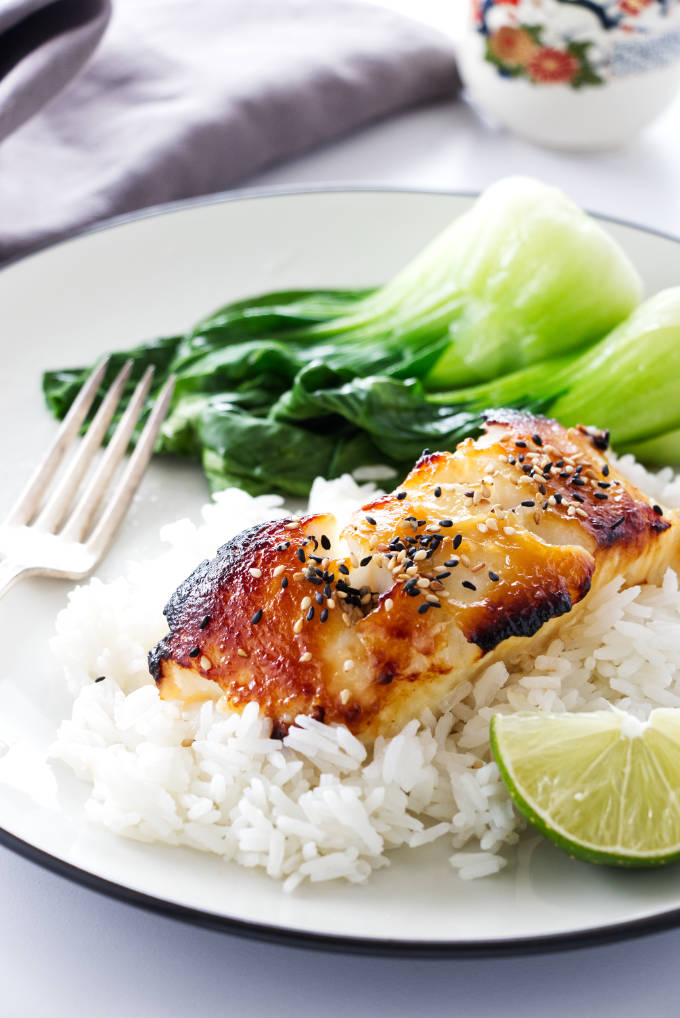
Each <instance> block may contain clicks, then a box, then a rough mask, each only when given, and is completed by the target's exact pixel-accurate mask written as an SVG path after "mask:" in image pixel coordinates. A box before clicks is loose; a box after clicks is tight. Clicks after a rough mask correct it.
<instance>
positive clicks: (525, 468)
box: [522, 463, 533, 474]
mask: <svg viewBox="0 0 680 1018" xmlns="http://www.w3.org/2000/svg"><path fill="white" fill-rule="evenodd" d="M522 473H523V474H533V470H532V468H531V467H530V466H529V464H528V463H525V464H524V466H523V467H522Z"/></svg>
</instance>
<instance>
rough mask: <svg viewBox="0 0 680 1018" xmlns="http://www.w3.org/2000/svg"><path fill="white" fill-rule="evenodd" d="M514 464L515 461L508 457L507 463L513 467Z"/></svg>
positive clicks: (512, 457)
mask: <svg viewBox="0 0 680 1018" xmlns="http://www.w3.org/2000/svg"><path fill="white" fill-rule="evenodd" d="M516 462H517V460H516V459H515V457H514V456H508V463H509V464H510V466H512V467H514V465H515V463H516Z"/></svg>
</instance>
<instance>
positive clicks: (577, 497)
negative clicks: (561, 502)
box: [571, 491, 607, 502]
mask: <svg viewBox="0 0 680 1018" xmlns="http://www.w3.org/2000/svg"><path fill="white" fill-rule="evenodd" d="M571 497H572V498H573V500H574V502H585V498H584V497H583V495H579V493H578V492H577V491H574V492H572V496H571ZM604 497H605V498H606V497H607V496H606V495H605V496H604Z"/></svg>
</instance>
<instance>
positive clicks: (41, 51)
mask: <svg viewBox="0 0 680 1018" xmlns="http://www.w3.org/2000/svg"><path fill="white" fill-rule="evenodd" d="M110 13H111V10H110V4H109V0H0V141H1V140H2V139H3V138H4V137H5V136H6V135H7V134H9V133H10V132H11V131H14V130H16V128H17V127H19V125H20V124H23V122H24V121H25V120H28V118H29V117H30V116H32V115H33V114H34V113H35V111H36V110H37V109H40V107H41V106H42V105H43V104H44V103H45V102H47V100H48V99H51V98H52V97H53V96H54V95H56V93H57V92H58V91H59V90H60V89H61V88H63V86H64V85H65V84H66V83H67V81H69V80H70V79H71V78H72V77H73V75H74V74H76V73H77V72H78V71H79V70H80V68H81V67H82V66H83V64H84V63H85V61H86V60H87V58H88V57H89V56H90V54H91V53H92V51H93V50H94V48H95V46H96V45H97V43H98V42H99V39H100V37H101V35H102V32H103V31H104V29H105V28H106V24H107V22H108V20H109V15H110Z"/></svg>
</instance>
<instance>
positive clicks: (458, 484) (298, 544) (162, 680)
mask: <svg viewBox="0 0 680 1018" xmlns="http://www.w3.org/2000/svg"><path fill="white" fill-rule="evenodd" d="M607 439H608V436H607V434H606V433H605V432H601V431H597V430H595V429H592V428H572V429H569V430H567V429H565V428H563V427H562V426H561V425H560V424H558V423H557V422H556V421H553V420H549V419H546V418H542V417H535V416H531V415H528V414H521V413H515V412H512V411H497V412H493V413H489V414H488V415H487V421H486V428H485V432H484V434H482V435H481V437H480V438H478V439H476V440H472V439H467V440H466V441H464V442H462V443H461V444H460V445H459V446H458V448H457V449H456V450H455V452H429V451H427V450H426V451H425V452H424V453H423V455H422V456H421V457H420V459H419V460H418V462H417V463H416V464H415V466H414V468H413V470H412V471H411V472H410V473H409V475H408V476H407V477H406V479H405V480H404V482H403V484H402V485H401V486H400V487H399V488H398V489H396V490H395V491H393V492H392V493H391V494H388V495H385V496H383V497H381V498H378V499H376V500H375V501H373V502H371V503H370V504H369V505H367V506H365V507H364V508H363V509H362V510H360V511H359V512H357V513H356V514H355V515H354V517H353V519H352V521H351V522H350V524H349V525H348V526H346V527H344V528H343V529H342V530H340V529H339V528H338V524H337V522H336V520H335V518H334V517H333V516H332V515H313V516H303V517H301V518H299V519H288V520H283V521H275V522H270V523H265V524H262V525H259V526H256V527H253V528H251V529H250V530H247V531H245V532H244V533H242V534H240V535H239V536H238V537H236V538H234V540H232V541H230V542H229V543H228V544H225V545H224V546H223V547H222V548H220V550H219V551H218V553H217V555H216V557H215V558H214V559H213V560H212V561H206V562H203V563H202V564H201V565H200V566H198V568H197V569H196V570H195V571H194V573H192V575H191V576H190V577H189V578H188V579H187V580H186V581H185V582H184V583H183V584H182V585H181V586H180V587H179V588H178V590H177V591H176V592H175V593H174V595H173V596H172V598H171V599H170V601H169V603H168V604H167V606H166V608H165V614H166V616H167V620H168V625H169V633H168V634H167V636H165V638H164V639H162V640H161V642H160V643H159V644H158V645H157V646H156V647H155V649H154V650H153V651H152V652H151V654H150V655H149V666H150V671H151V674H152V675H153V677H154V678H155V680H156V682H157V684H158V687H159V690H160V693H161V696H162V697H163V698H166V699H171V698H172V699H180V700H183V701H185V702H192V701H196V700H202V699H206V698H208V697H211V698H215V699H219V700H220V702H221V704H222V705H223V706H224V707H225V708H226V709H236V710H239V709H242V708H243V707H244V706H245V704H246V703H248V702H250V701H256V702H257V703H258V704H259V705H260V707H261V709H262V710H263V712H264V713H266V714H267V715H268V716H269V717H271V719H272V722H273V726H274V732H275V734H278V735H283V734H285V733H286V732H287V731H288V728H289V726H290V725H291V724H293V722H294V720H295V717H296V716H297V715H298V714H306V715H310V716H313V717H315V718H317V719H319V720H323V721H325V722H327V723H336V722H337V723H342V724H345V725H347V726H348V728H349V729H350V730H351V731H352V732H354V734H355V735H357V736H358V737H359V738H361V739H362V740H364V741H365V742H369V741H371V740H373V739H374V738H375V737H376V736H377V735H385V736H390V735H393V734H394V733H395V732H396V731H398V730H399V729H400V728H401V727H402V726H403V725H404V724H405V723H406V722H407V721H408V720H409V719H411V718H413V717H417V716H419V715H420V714H421V712H422V711H423V710H424V709H425V708H426V707H432V708H436V707H437V705H439V704H440V703H441V702H442V700H443V699H444V698H445V697H446V695H447V694H448V693H450V691H451V690H452V689H453V688H454V687H455V686H456V685H457V684H458V683H461V682H464V681H472V682H474V680H475V678H476V676H477V675H478V674H479V673H480V672H481V671H482V670H483V669H485V668H486V667H487V666H488V665H490V664H492V663H493V662H494V661H496V660H498V659H500V658H502V659H504V660H507V661H511V660H512V659H513V658H516V657H517V656H518V655H519V653H521V652H524V651H526V650H527V649H530V650H531V651H532V652H533V651H534V650H535V651H536V652H538V651H539V650H540V647H541V646H542V645H543V644H544V643H547V642H548V641H549V640H550V639H552V638H553V636H554V635H555V632H556V630H557V628H558V627H559V625H560V624H561V622H562V620H563V619H564V618H565V616H569V615H570V614H571V616H573V614H574V613H575V612H583V611H586V610H587V605H588V600H589V592H592V591H594V590H597V589H598V588H601V587H602V586H603V585H604V584H606V583H607V582H608V581H609V580H611V579H612V578H613V577H614V576H616V575H619V574H622V575H623V576H624V579H625V583H626V585H632V584H636V583H644V582H646V581H647V582H654V583H656V582H659V581H660V580H661V578H662V576H663V574H664V572H665V570H666V568H667V567H668V566H669V565H671V566H677V564H678V559H679V541H680V537H679V535H680V521H679V520H678V517H677V515H676V514H675V513H674V512H672V511H671V510H669V509H667V508H665V507H664V506H660V505H656V504H654V502H653V501H652V500H651V499H649V498H648V497H647V496H646V495H644V494H643V493H642V492H641V491H639V490H638V489H637V488H635V487H634V485H632V484H631V483H630V482H629V481H627V480H626V479H625V478H624V477H623V476H622V475H621V474H620V473H619V472H618V471H617V469H616V468H615V466H614V465H613V464H612V462H611V461H610V459H609V458H608V456H607V446H608V441H607Z"/></svg>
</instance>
